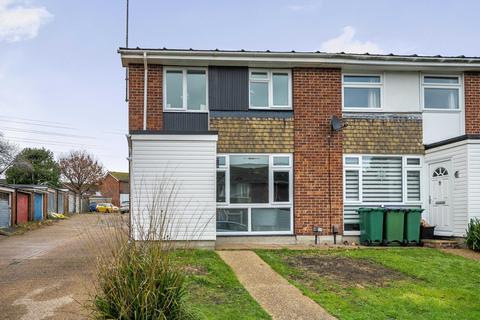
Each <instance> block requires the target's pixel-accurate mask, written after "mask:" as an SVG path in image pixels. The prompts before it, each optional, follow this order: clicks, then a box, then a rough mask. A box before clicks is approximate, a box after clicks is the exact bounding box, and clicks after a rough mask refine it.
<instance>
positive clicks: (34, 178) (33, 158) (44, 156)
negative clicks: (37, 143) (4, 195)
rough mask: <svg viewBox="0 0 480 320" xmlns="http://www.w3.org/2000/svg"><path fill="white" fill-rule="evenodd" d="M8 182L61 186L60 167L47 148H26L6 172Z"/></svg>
mask: <svg viewBox="0 0 480 320" xmlns="http://www.w3.org/2000/svg"><path fill="white" fill-rule="evenodd" d="M5 175H6V178H7V183H13V184H43V185H52V186H60V168H59V167H58V164H57V162H56V161H55V159H54V157H53V153H52V152H51V151H50V150H47V149H45V148H42V149H38V148H25V149H23V150H22V151H21V152H20V153H19V154H18V155H17V156H16V157H15V160H14V161H13V164H12V165H11V166H10V168H8V169H7V171H6V172H5Z"/></svg>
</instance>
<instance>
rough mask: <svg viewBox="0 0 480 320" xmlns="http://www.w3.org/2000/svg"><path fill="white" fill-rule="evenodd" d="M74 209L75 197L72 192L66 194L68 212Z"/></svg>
mask: <svg viewBox="0 0 480 320" xmlns="http://www.w3.org/2000/svg"><path fill="white" fill-rule="evenodd" d="M74 211H75V197H74V195H73V194H69V195H68V213H73V212H74Z"/></svg>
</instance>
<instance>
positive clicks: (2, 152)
mask: <svg viewBox="0 0 480 320" xmlns="http://www.w3.org/2000/svg"><path fill="white" fill-rule="evenodd" d="M16 155H17V147H16V146H15V145H14V144H11V143H10V142H8V141H7V140H6V139H5V138H4V137H3V134H2V133H1V132H0V174H1V173H3V172H4V171H5V170H7V168H8V167H9V166H10V165H11V164H12V163H13V160H14V159H15V156H16Z"/></svg>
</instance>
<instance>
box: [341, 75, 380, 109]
mask: <svg viewBox="0 0 480 320" xmlns="http://www.w3.org/2000/svg"><path fill="white" fill-rule="evenodd" d="M381 98H382V77H381V76H380V75H344V76H343V107H344V108H345V109H359V108H368V109H379V108H381V106H382V104H381V101H382V99H381Z"/></svg>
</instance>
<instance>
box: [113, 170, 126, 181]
mask: <svg viewBox="0 0 480 320" xmlns="http://www.w3.org/2000/svg"><path fill="white" fill-rule="evenodd" d="M108 174H110V175H111V176H112V177H114V178H115V179H117V180H118V181H121V182H129V181H130V179H129V175H128V172H118V171H109V172H108Z"/></svg>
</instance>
